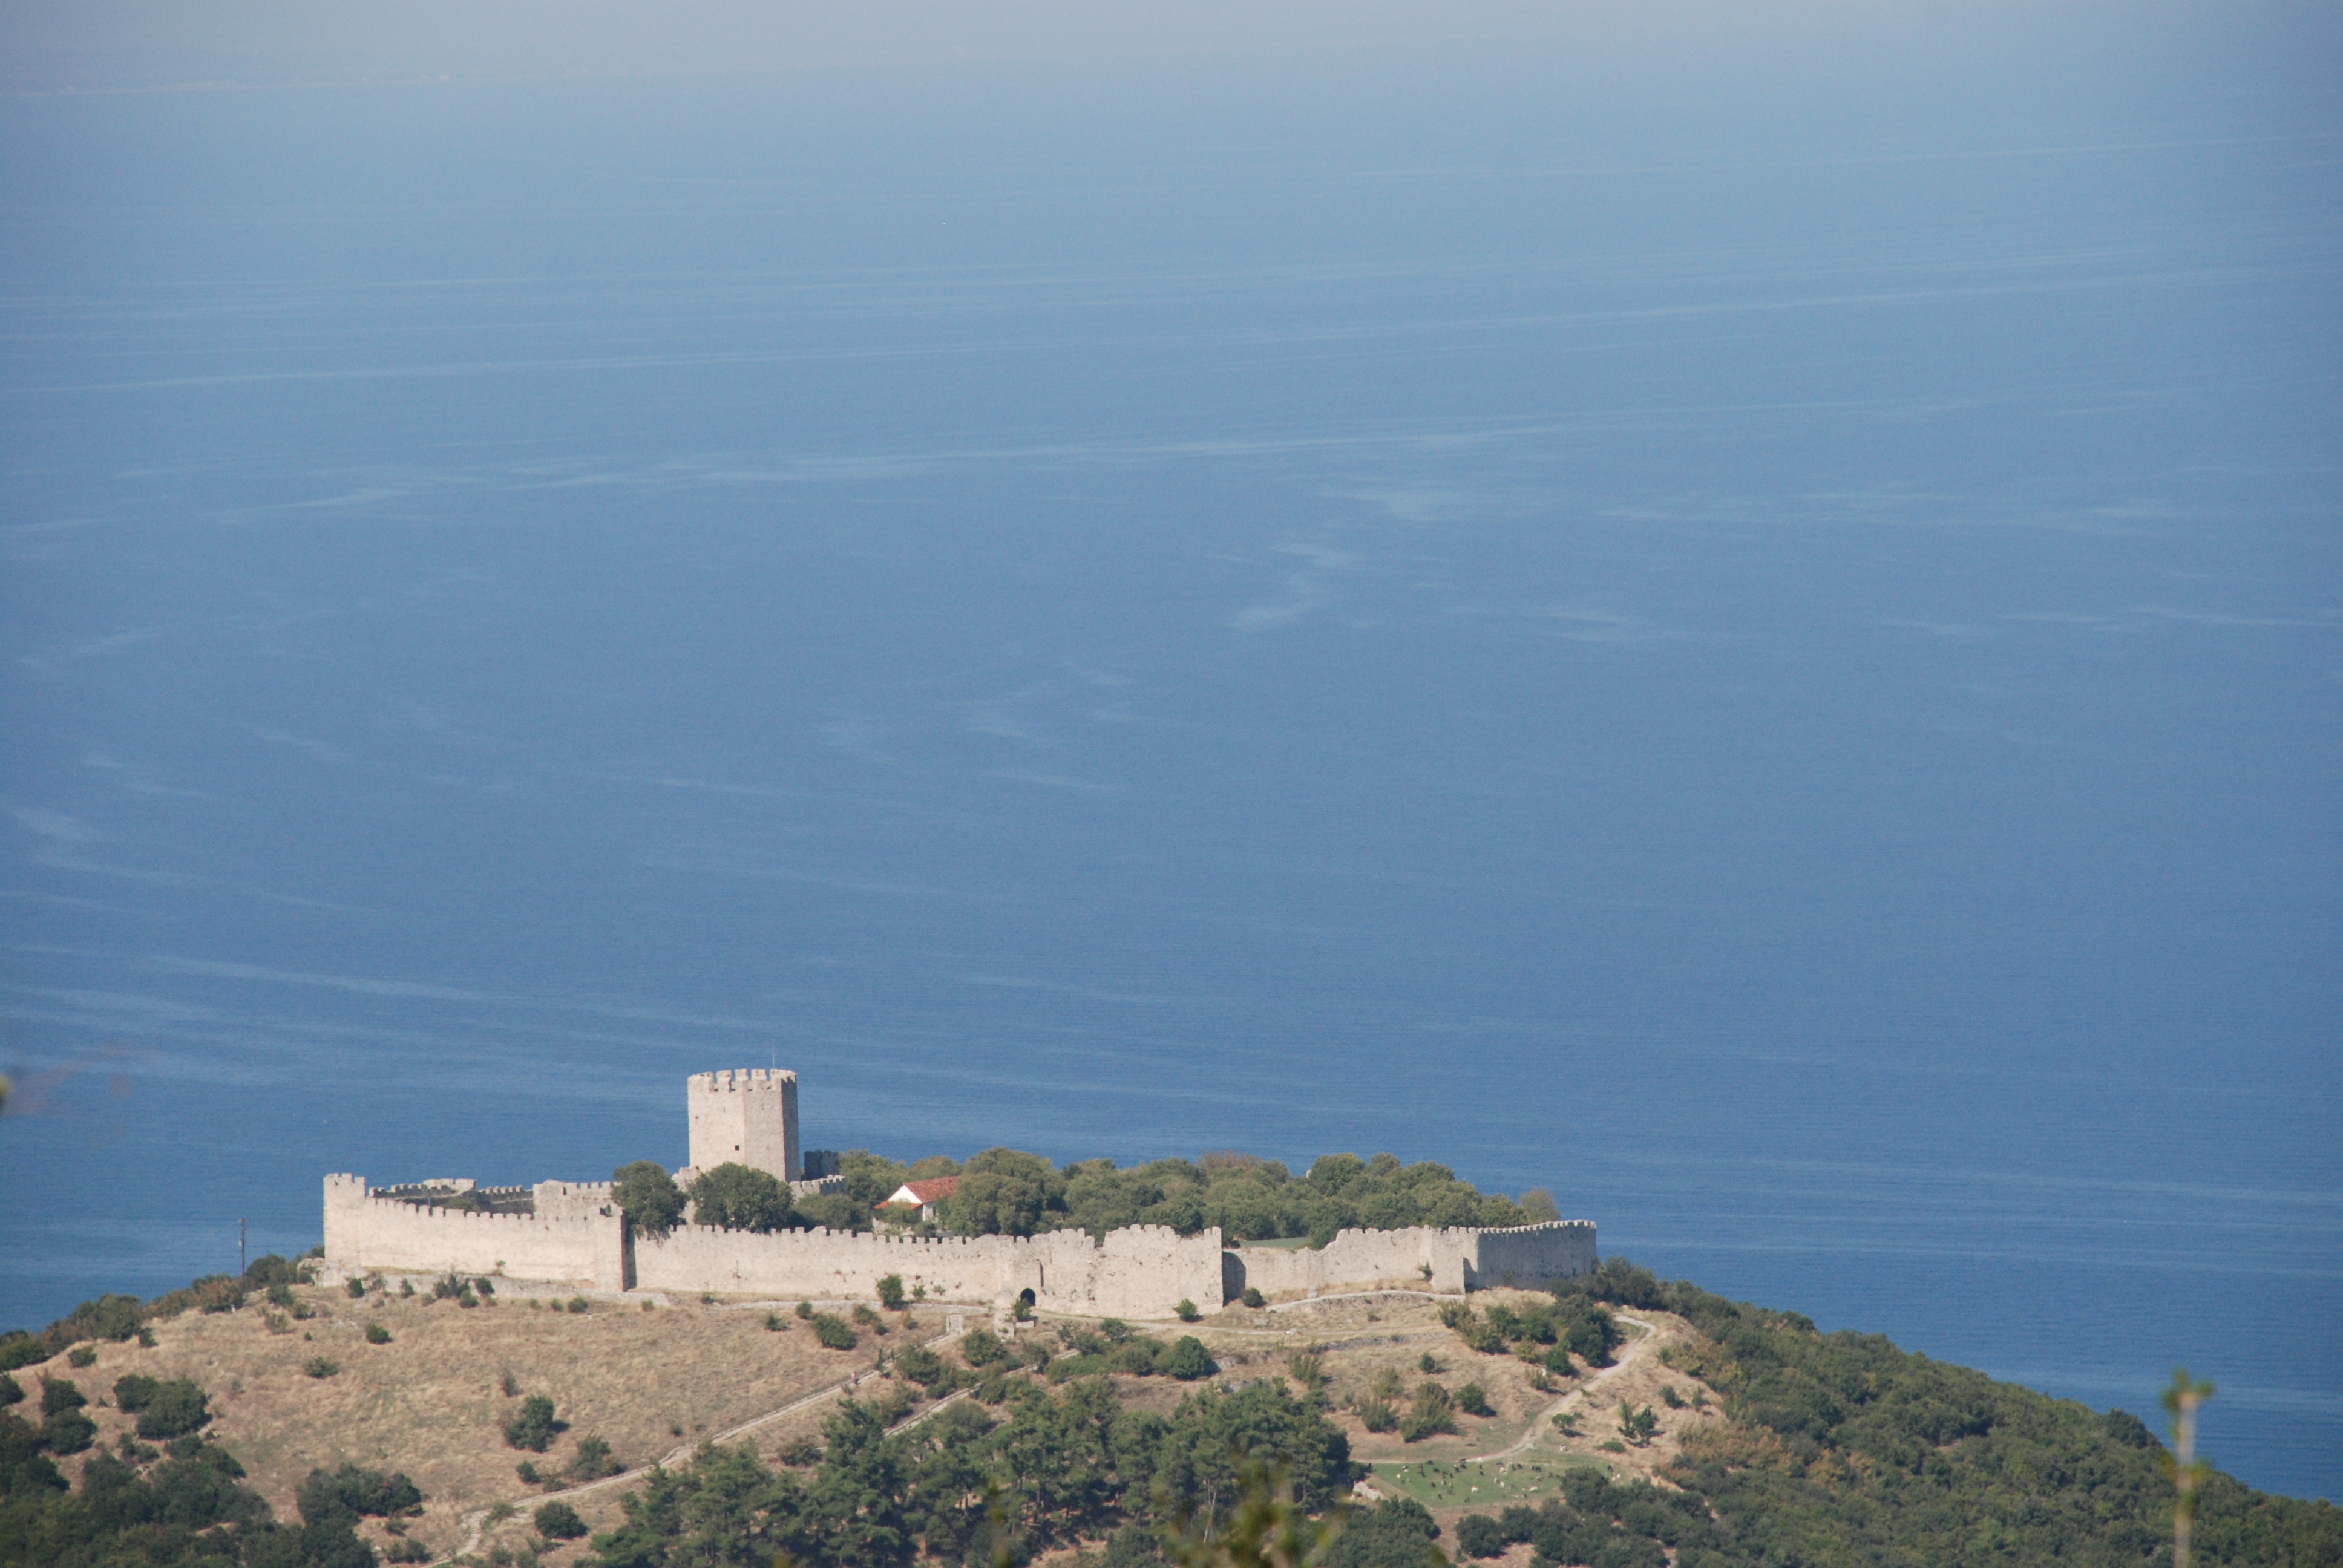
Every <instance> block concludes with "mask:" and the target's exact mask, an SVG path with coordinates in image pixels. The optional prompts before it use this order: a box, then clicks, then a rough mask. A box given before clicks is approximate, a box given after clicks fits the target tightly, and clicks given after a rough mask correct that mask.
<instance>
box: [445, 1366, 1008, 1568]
mask: <svg viewBox="0 0 2343 1568" xmlns="http://www.w3.org/2000/svg"><path fill="white" fill-rule="evenodd" d="M959 1337H960V1336H959V1335H958V1334H953V1333H950V1332H946V1333H940V1334H938V1335H937V1336H936V1337H935V1338H933V1339H930V1340H921V1341H920V1344H921V1345H922V1346H923V1347H925V1348H926V1349H929V1350H933V1349H935V1348H936V1347H937V1346H939V1345H948V1344H950V1343H951V1342H952V1341H953V1340H955V1339H958V1338H959ZM877 1375H878V1372H877V1369H876V1368H871V1367H865V1368H862V1369H861V1370H860V1371H858V1372H852V1373H850V1374H849V1375H848V1376H846V1377H842V1378H840V1379H839V1380H838V1381H837V1382H833V1383H825V1384H823V1385H822V1386H821V1387H820V1388H818V1389H816V1390H814V1391H813V1392H811V1393H809V1394H801V1395H799V1397H798V1398H796V1399H793V1400H791V1401H790V1402H789V1403H787V1404H785V1405H782V1406H780V1407H779V1409H776V1410H769V1411H767V1412H765V1413H764V1414H762V1415H759V1416H751V1417H750V1418H749V1419H748V1420H747V1421H744V1422H740V1423H739V1425H738V1426H728V1427H726V1428H725V1429H724V1430H723V1431H722V1432H712V1433H710V1434H709V1435H708V1436H707V1437H703V1438H694V1439H693V1440H692V1441H691V1442H686V1443H682V1444H679V1445H678V1446H677V1447H675V1448H673V1449H670V1450H669V1452H666V1453H664V1454H662V1455H661V1456H660V1457H659V1458H658V1459H656V1460H654V1461H653V1462H650V1463H649V1464H643V1465H637V1466H636V1467H635V1468H633V1469H632V1470H623V1471H620V1472H619V1473H618V1474H616V1475H606V1476H604V1477H603V1478H602V1479H601V1480H599V1481H588V1482H584V1483H580V1484H578V1485H576V1486H565V1487H563V1488H562V1489H561V1490H560V1491H558V1492H553V1493H542V1494H532V1495H542V1497H543V1498H544V1499H545V1500H547V1501H553V1500H558V1501H560V1502H564V1503H567V1502H568V1501H569V1500H570V1499H571V1498H574V1497H587V1496H590V1495H592V1494H593V1493H597V1492H605V1491H608V1490H610V1489H611V1488H614V1487H618V1486H631V1485H634V1484H636V1483H639V1482H640V1481H641V1480H642V1479H643V1476H644V1475H645V1474H646V1473H648V1472H649V1471H653V1470H658V1469H671V1468H673V1467H675V1466H677V1465H681V1464H685V1463H688V1462H690V1459H691V1456H692V1455H693V1454H694V1453H696V1452H699V1448H700V1445H701V1444H702V1443H720V1442H735V1441H737V1440H739V1439H740V1438H743V1437H746V1436H748V1435H749V1433H750V1432H755V1431H756V1430H758V1429H759V1427H765V1426H770V1425H771V1424H772V1423H773V1422H777V1421H780V1420H783V1419H785V1418H786V1417H789V1416H792V1415H795V1414H797V1413H798V1412H799V1411H801V1410H809V1409H811V1408H812V1407H813V1406H815V1405H818V1404H820V1403H821V1402H822V1401H824V1400H827V1399H835V1398H837V1397H838V1396H839V1395H840V1394H842V1393H846V1392H850V1391H851V1390H853V1389H855V1388H858V1387H860V1386H861V1384H862V1382H863V1381H864V1380H865V1379H868V1378H871V1377H875V1376H877ZM970 1392H971V1391H970V1390H968V1389H962V1390H960V1392H958V1393H955V1394H952V1395H950V1396H949V1397H947V1398H944V1399H940V1400H938V1401H936V1402H934V1403H933V1404H930V1405H929V1406H928V1407H927V1408H926V1409H925V1410H922V1411H920V1412H917V1413H916V1414H913V1415H910V1416H907V1417H905V1418H904V1419H903V1420H902V1421H900V1422H898V1423H896V1424H895V1425H894V1426H892V1427H890V1428H889V1429H888V1430H889V1431H890V1432H903V1431H906V1430H908V1429H910V1428H911V1427H914V1426H917V1425H919V1424H920V1422H923V1421H925V1420H927V1419H928V1417H930V1416H931V1415H933V1414H935V1413H936V1412H938V1411H940V1410H941V1409H943V1408H944V1406H946V1405H948V1404H952V1403H956V1402H959V1401H960V1400H961V1399H964V1398H966V1397H967V1396H968V1394H969V1393H970ZM518 1507H519V1504H518V1503H509V1502H507V1503H490V1504H488V1506H487V1507H486V1508H476V1509H474V1510H472V1511H471V1512H470V1513H467V1514H465V1515H464V1516H463V1522H464V1543H463V1544H462V1545H461V1546H458V1547H457V1548H456V1550H454V1551H453V1552H450V1553H447V1555H446V1556H445V1557H441V1558H439V1559H437V1561H436V1562H435V1563H433V1565H432V1568H447V1564H448V1563H453V1562H455V1561H456V1560H457V1559H458V1558H459V1557H468V1556H470V1555H471V1554H472V1553H475V1552H478V1550H479V1549H480V1540H481V1537H483V1536H484V1535H486V1534H487V1533H488V1519H489V1516H490V1515H491V1514H493V1513H496V1511H497V1510H498V1508H512V1509H515V1510H518Z"/></svg>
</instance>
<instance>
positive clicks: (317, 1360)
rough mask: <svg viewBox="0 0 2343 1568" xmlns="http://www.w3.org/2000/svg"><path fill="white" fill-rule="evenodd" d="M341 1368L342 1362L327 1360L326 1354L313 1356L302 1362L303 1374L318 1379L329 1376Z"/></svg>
mask: <svg viewBox="0 0 2343 1568" xmlns="http://www.w3.org/2000/svg"><path fill="white" fill-rule="evenodd" d="M341 1370H342V1363H341V1362H335V1361H327V1359H326V1358H325V1357H324V1356H311V1357H310V1358H309V1359H308V1360H307V1361H306V1362H302V1363H301V1371H302V1373H303V1375H305V1376H307V1377H313V1378H318V1379H324V1378H329V1377H331V1376H333V1375H334V1374H335V1373H336V1372H339V1371H341Z"/></svg>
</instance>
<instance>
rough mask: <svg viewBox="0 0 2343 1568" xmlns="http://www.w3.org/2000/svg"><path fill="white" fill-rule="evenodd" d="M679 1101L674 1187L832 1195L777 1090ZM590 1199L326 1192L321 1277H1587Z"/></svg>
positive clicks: (1570, 1237)
mask: <svg viewBox="0 0 2343 1568" xmlns="http://www.w3.org/2000/svg"><path fill="white" fill-rule="evenodd" d="M686 1101H687V1107H688V1110H689V1120H690V1130H691V1145H690V1147H691V1162H690V1164H689V1165H687V1166H686V1167H685V1168H684V1169H683V1170H682V1171H679V1172H678V1173H677V1174H678V1175H679V1177H680V1178H682V1179H684V1180H686V1181H689V1179H690V1178H692V1177H694V1176H696V1175H697V1174H698V1173H699V1172H700V1171H707V1170H711V1169H713V1168H714V1167H716V1166H718V1165H722V1164H727V1163H737V1164H741V1165H748V1166H751V1167H753V1168H755V1169H757V1170H759V1171H768V1172H769V1173H771V1174H772V1175H773V1176H775V1177H776V1178H778V1179H779V1180H781V1181H787V1182H789V1183H790V1184H791V1185H792V1187H793V1188H794V1190H795V1191H798V1192H799V1193H810V1192H815V1191H825V1190H830V1189H832V1188H834V1187H835V1185H836V1178H835V1176H834V1175H833V1174H831V1172H834V1171H835V1170H836V1163H837V1157H836V1155H834V1154H828V1153H824V1152H822V1151H805V1150H802V1149H800V1147H799V1141H798V1081H797V1074H796V1073H794V1072H789V1071H783V1070H771V1071H768V1070H763V1069H754V1070H739V1071H729V1072H702V1073H697V1074H695V1075H693V1077H692V1078H691V1080H690V1081H689V1087H688V1090H687V1092H686ZM610 1188H611V1184H610V1183H609V1182H608V1181H593V1182H588V1181H540V1182H538V1184H537V1185H536V1186H534V1187H509V1188H483V1187H480V1186H479V1185H478V1183H476V1182H473V1181H459V1180H454V1179H439V1180H435V1181H426V1182H419V1183H416V1184H413V1185H408V1186H400V1187H389V1188H374V1187H369V1186H368V1185H367V1181H366V1179H365V1178H364V1177H362V1176H346V1175H336V1176H328V1177H327V1178H326V1249H325V1251H326V1263H327V1268H328V1270H329V1271H332V1272H333V1273H334V1274H335V1275H337V1276H339V1277H348V1276H352V1275H359V1274H367V1273H385V1274H402V1273H404V1274H432V1275H437V1274H446V1273H455V1274H468V1275H486V1276H488V1277H490V1278H495V1279H501V1280H509V1281H518V1282H537V1283H542V1284H545V1285H548V1286H554V1285H558V1286H565V1287H572V1288H584V1289H588V1290H595V1291H600V1292H627V1291H645V1292H677V1293H682V1294H691V1295H699V1294H722V1295H749V1296H759V1297H775V1298H779V1299H783V1300H798V1299H808V1300H815V1301H835V1300H840V1299H845V1300H869V1299H870V1298H872V1297H874V1296H875V1295H876V1294H877V1293H878V1286H879V1282H880V1280H881V1279H882V1278H884V1277H885V1276H887V1275H889V1274H894V1275H899V1276H900V1278H901V1280H902V1282H903V1287H904V1289H905V1290H907V1291H908V1290H910V1289H911V1288H912V1287H913V1286H924V1287H926V1291H927V1299H928V1300H930V1301H941V1302H968V1303H971V1304H982V1305H988V1306H991V1307H994V1308H996V1309H999V1308H1002V1307H1005V1306H1007V1305H1008V1304H1009V1303H1011V1302H1015V1301H1017V1300H1019V1299H1022V1300H1024V1301H1026V1302H1031V1303H1032V1304H1033V1305H1035V1306H1037V1307H1040V1308H1041V1309H1044V1310H1047V1311H1051V1312H1065V1313H1071V1314H1077V1315H1091V1316H1100V1317H1121V1318H1168V1317H1171V1316H1172V1315H1173V1309H1174V1308H1175V1307H1176V1306H1177V1305H1178V1303H1180V1302H1182V1301H1187V1302H1194V1303H1195V1304H1196V1305H1197V1306H1199V1307H1201V1308H1202V1309H1204V1310H1205V1311H1208V1312H1209V1311H1212V1310H1214V1309H1216V1308H1218V1307H1221V1306H1222V1305H1224V1304H1226V1303H1227V1302H1230V1301H1232V1300H1234V1299H1235V1298H1236V1297H1237V1296H1239V1295H1241V1294H1242V1292H1244V1291H1245V1290H1246V1289H1247V1288H1249V1287H1250V1288H1252V1289H1257V1290H1259V1291H1261V1292H1262V1294H1264V1295H1267V1296H1272V1297H1276V1296H1304V1295H1317V1294H1320V1293H1322V1292H1327V1291H1336V1290H1366V1289H1371V1288H1374V1287H1377V1286H1406V1287H1413V1288H1414V1289H1418V1290H1425V1289H1429V1290H1433V1291H1442V1292H1463V1291H1468V1290H1472V1289H1474V1288H1475V1287H1483V1286H1489V1285H1499V1284H1503V1285H1529V1286H1537V1285H1544V1284H1547V1283H1549V1282H1553V1281H1554V1280H1558V1279H1568V1278H1571V1277H1573V1276H1575V1275H1579V1274H1584V1273H1587V1272H1589V1271H1592V1270H1593V1269H1594V1264H1595V1252H1594V1222H1593V1221H1586V1220H1558V1221H1552V1222H1550V1223H1546V1224H1541V1225H1523V1226H1519V1227H1516V1228H1513V1229H1510V1230H1475V1229H1464V1228H1446V1229H1442V1228H1433V1227H1429V1226H1418V1227H1416V1228H1413V1229H1411V1230H1404V1231H1342V1232H1341V1233H1340V1234H1338V1235H1336V1236H1335V1237H1334V1239H1333V1240H1332V1241H1330V1242H1328V1243H1327V1244H1326V1245H1325V1246H1324V1247H1322V1248H1317V1249H1312V1248H1309V1247H1295V1246H1264V1245H1261V1244H1258V1243H1256V1244H1254V1245H1252V1246H1244V1245H1242V1244H1241V1243H1238V1242H1233V1241H1232V1242H1228V1243H1226V1244H1223V1242H1222V1239H1221V1233H1220V1231H1218V1230H1217V1229H1207V1230H1205V1231H1202V1232H1200V1233H1199V1234H1197V1235H1193V1236H1182V1235H1180V1234H1179V1233H1177V1232H1176V1231H1172V1230H1170V1229H1168V1228H1167V1227H1164V1226H1161V1225H1134V1226H1131V1227H1128V1228H1126V1229H1123V1230H1119V1231H1109V1232H1108V1233H1107V1234H1106V1236H1105V1237H1104V1238H1103V1239H1098V1240H1094V1239H1092V1238H1091V1235H1090V1234H1089V1233H1088V1232H1086V1231H1049V1232H1045V1233H1043V1234H1041V1235H1038V1236H930V1237H915V1236H890V1235H880V1234H872V1233H870V1232H867V1231H863V1232H858V1231H829V1230H813V1231H771V1232H769V1233H764V1234H759V1233H757V1232H754V1231H726V1230H719V1229H717V1228H715V1227H712V1226H705V1225H690V1224H686V1225H679V1226H678V1227H677V1228H676V1229H675V1230H673V1231H670V1232H669V1234H667V1235H666V1236H663V1237H662V1236H649V1235H636V1234H633V1233H631V1232H629V1231H628V1228H627V1227H626V1225H625V1224H624V1223H623V1222H622V1221H621V1220H620V1218H619V1215H618V1205H617V1203H616V1202H615V1201H614V1200H613V1198H612V1194H611V1190H610ZM451 1204H452V1205H453V1206H451Z"/></svg>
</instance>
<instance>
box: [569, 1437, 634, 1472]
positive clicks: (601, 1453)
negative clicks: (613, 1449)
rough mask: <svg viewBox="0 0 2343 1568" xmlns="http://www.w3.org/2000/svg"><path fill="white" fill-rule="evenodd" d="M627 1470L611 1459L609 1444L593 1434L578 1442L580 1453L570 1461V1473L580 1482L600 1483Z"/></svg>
mask: <svg viewBox="0 0 2343 1568" xmlns="http://www.w3.org/2000/svg"><path fill="white" fill-rule="evenodd" d="M626 1468H627V1467H626V1466H625V1465H623V1464H620V1463H619V1462H618V1461H617V1460H615V1459H613V1458H611V1457H610V1445H609V1444H608V1443H607V1442H603V1441H602V1440H601V1439H600V1438H598V1437H595V1436H592V1435H591V1434H588V1436H585V1437H581V1438H579V1439H578V1452H577V1453H576V1455H575V1456H573V1457H572V1458H571V1459H570V1461H569V1473H570V1475H571V1477H572V1478H573V1479H576V1480H578V1481H599V1480H601V1479H602V1478H603V1477H604V1476H606V1475H617V1474H618V1473H620V1472H622V1471H624V1470H625V1469H626Z"/></svg>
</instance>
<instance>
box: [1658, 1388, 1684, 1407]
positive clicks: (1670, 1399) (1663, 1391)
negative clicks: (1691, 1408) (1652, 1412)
mask: <svg viewBox="0 0 2343 1568" xmlns="http://www.w3.org/2000/svg"><path fill="white" fill-rule="evenodd" d="M1660 1402H1661V1403H1662V1404H1664V1405H1666V1406H1667V1407H1668V1408H1669V1409H1670V1410H1682V1409H1684V1396H1683V1395H1682V1394H1680V1393H1678V1392H1676V1385H1675V1384H1674V1383H1672V1382H1664V1383H1662V1384H1661V1385H1660Z"/></svg>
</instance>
